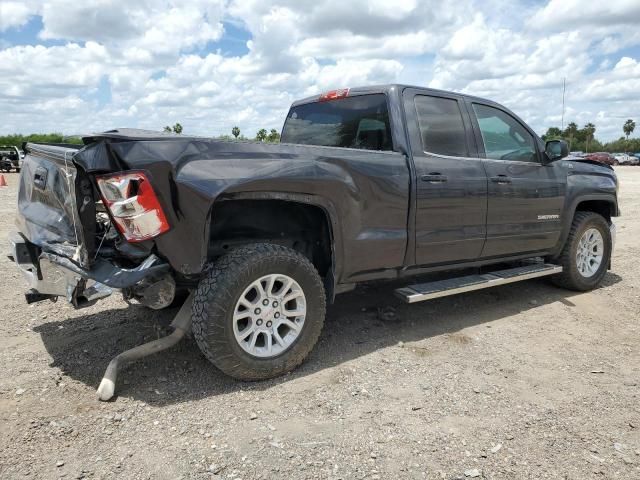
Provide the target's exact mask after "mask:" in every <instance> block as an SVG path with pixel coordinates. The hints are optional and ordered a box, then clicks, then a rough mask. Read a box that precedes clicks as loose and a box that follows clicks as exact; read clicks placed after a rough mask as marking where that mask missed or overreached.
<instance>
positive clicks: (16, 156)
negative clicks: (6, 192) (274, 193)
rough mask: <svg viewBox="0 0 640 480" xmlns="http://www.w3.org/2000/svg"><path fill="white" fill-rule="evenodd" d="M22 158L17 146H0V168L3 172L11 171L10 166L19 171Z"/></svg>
mask: <svg viewBox="0 0 640 480" xmlns="http://www.w3.org/2000/svg"><path fill="white" fill-rule="evenodd" d="M22 158H23V157H22V156H21V155H20V150H18V147H14V146H13V145H2V146H0V169H2V170H4V171H5V172H9V171H11V169H12V168H15V170H16V172H19V171H20V168H21V166H22Z"/></svg>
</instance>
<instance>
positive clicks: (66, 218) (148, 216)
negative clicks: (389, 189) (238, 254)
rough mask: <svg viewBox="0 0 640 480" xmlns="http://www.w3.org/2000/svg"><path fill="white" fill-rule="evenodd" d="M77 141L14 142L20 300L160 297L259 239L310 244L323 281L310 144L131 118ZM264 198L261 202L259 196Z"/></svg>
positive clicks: (326, 248)
mask: <svg viewBox="0 0 640 480" xmlns="http://www.w3.org/2000/svg"><path fill="white" fill-rule="evenodd" d="M84 142H85V145H84V146H82V145H80V146H73V145H65V146H60V145H45V144H32V143H27V144H25V146H24V149H25V151H26V152H27V154H26V157H25V160H24V166H23V172H22V175H21V177H20V186H19V198H18V214H17V219H16V223H17V227H18V231H17V232H13V233H12V234H11V236H10V240H11V244H12V249H13V252H12V256H13V260H14V261H15V262H16V263H17V264H18V266H19V267H20V269H21V270H22V272H23V274H24V276H25V277H26V279H27V281H28V284H29V290H28V291H27V293H26V300H27V302H29V303H32V302H37V301H42V300H46V299H50V300H53V301H55V300H56V299H57V298H58V297H63V298H66V299H67V300H68V301H69V302H70V303H71V304H73V306H74V307H76V308H82V307H85V306H88V305H91V304H93V303H95V302H96V301H97V300H99V299H101V298H104V297H106V296H108V295H110V294H111V293H113V291H114V290H118V291H121V292H122V294H123V296H124V298H125V299H127V300H135V301H137V302H139V303H141V304H143V305H145V306H148V307H150V308H153V309H161V308H165V307H167V306H169V305H171V304H172V302H174V299H176V297H178V298H182V297H183V296H184V295H183V294H184V293H186V292H187V291H188V290H192V289H194V288H196V287H197V285H198V281H199V280H200V278H201V274H202V272H203V271H204V269H205V266H206V265H207V262H209V261H211V260H213V259H215V258H217V257H219V256H221V255H223V254H224V253H226V252H227V251H228V250H229V249H231V248H235V247H238V246H241V245H243V244H247V243H255V242H259V241H271V242H272V243H276V244H283V245H287V246H290V247H292V248H295V249H297V250H299V251H302V252H303V253H305V255H308V256H309V257H310V258H312V259H313V260H314V263H315V265H316V268H317V269H318V270H319V272H320V273H321V275H322V276H323V277H325V278H326V279H327V281H326V285H325V286H326V287H327V288H328V291H329V292H333V286H334V272H335V270H334V268H333V264H332V252H331V250H332V240H331V239H330V236H331V233H330V231H331V230H332V227H331V225H330V223H329V220H328V215H325V213H324V211H325V209H324V207H323V206H319V205H322V204H323V200H322V199H321V198H320V197H317V198H313V197H314V195H313V194H309V191H310V190H311V191H312V190H313V188H312V187H311V186H310V185H311V182H310V181H309V180H310V179H312V178H313V179H316V180H317V179H318V178H319V177H322V176H323V175H322V171H323V169H322V168H321V167H319V166H318V165H317V164H314V159H315V158H316V157H317V154H316V155H310V154H309V152H308V151H307V150H309V149H310V148H314V147H306V146H295V145H279V146H274V145H262V144H256V143H241V142H219V141H213V140H210V139H205V138H197V137H183V136H173V135H165V134H161V133H156V132H145V131H135V130H118V131H112V132H105V133H103V134H98V135H95V136H91V137H86V138H84ZM315 148H316V149H317V148H318V147H315ZM321 150H326V149H321ZM364 154H365V152H362V153H360V152H352V153H351V154H348V155H354V156H356V157H357V156H358V155H360V156H362V155H364ZM374 155H376V154H374ZM378 155H381V154H378ZM387 155H388V154H387ZM325 173H326V172H325ZM405 176H406V175H405ZM327 177H333V181H331V180H330V179H329V178H327V179H325V180H326V181H325V182H324V185H322V186H320V185H319V189H325V190H326V188H327V187H328V188H329V190H328V191H325V192H324V193H326V194H328V195H334V196H335V197H336V198H339V197H340V196H342V195H343V193H338V192H336V191H335V189H334V190H333V191H332V188H331V184H333V185H335V184H336V183H338V184H340V185H341V186H340V190H341V191H342V192H345V191H346V190H348V189H349V187H348V186H346V185H345V184H344V178H345V175H344V174H343V173H342V172H341V171H339V170H338V171H334V172H329V173H328V175H327ZM347 177H348V176H347ZM278 178H279V179H280V180H278ZM303 183H304V184H306V187H305V188H304V189H303V188H301V187H300V186H301V184H303ZM407 183H408V182H407ZM274 188H275V189H276V190H277V191H278V192H277V193H274V192H273V190H274ZM287 191H289V192H287ZM296 191H300V192H302V191H304V192H305V194H296V193H295V192H296ZM239 192H241V194H240V193H239ZM402 193H403V192H398V194H399V195H398V198H400V196H401V195H402ZM230 199H233V200H236V201H234V202H227V203H218V204H216V201H223V200H230ZM265 199H268V200H270V202H268V205H267V204H265V202H259V200H265ZM292 200H294V201H293V202H292ZM403 201H404V200H403ZM276 203H279V204H278V205H276ZM348 203H349V202H346V203H345V205H347V204H348ZM214 204H216V205H218V209H217V211H216V220H217V221H216V222H215V226H212V215H213V208H214ZM306 207H308V208H306ZM326 208H327V209H330V208H332V207H331V206H329V205H327V207H326ZM277 209H279V210H280V212H281V213H282V215H281V218H280V221H278V219H277V218H275V211H276V210H277ZM402 227H403V228H404V225H402ZM289 244H290V245H289Z"/></svg>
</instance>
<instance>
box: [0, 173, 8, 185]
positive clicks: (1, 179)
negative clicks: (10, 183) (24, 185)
mask: <svg viewBox="0 0 640 480" xmlns="http://www.w3.org/2000/svg"><path fill="white" fill-rule="evenodd" d="M6 186H7V181H6V180H5V179H4V175H0V187H6Z"/></svg>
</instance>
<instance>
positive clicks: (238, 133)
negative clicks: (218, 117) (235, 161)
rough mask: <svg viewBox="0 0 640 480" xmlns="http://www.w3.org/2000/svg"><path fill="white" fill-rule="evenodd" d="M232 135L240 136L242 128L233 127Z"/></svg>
mask: <svg viewBox="0 0 640 480" xmlns="http://www.w3.org/2000/svg"><path fill="white" fill-rule="evenodd" d="M231 135H233V136H234V137H236V138H238V137H239V136H240V129H239V128H238V127H233V128H232V129H231Z"/></svg>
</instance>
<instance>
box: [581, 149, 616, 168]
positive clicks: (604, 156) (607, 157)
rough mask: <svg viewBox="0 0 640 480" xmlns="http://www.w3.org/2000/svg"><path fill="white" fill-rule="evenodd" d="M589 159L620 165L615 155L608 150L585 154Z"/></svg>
mask: <svg viewBox="0 0 640 480" xmlns="http://www.w3.org/2000/svg"><path fill="white" fill-rule="evenodd" d="M584 158H586V159H587V160H593V161H594V162H600V163H604V164H606V165H619V162H618V160H616V159H615V157H614V156H613V155H611V154H610V153H607V152H595V153H590V154H588V155H585V157H584Z"/></svg>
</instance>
